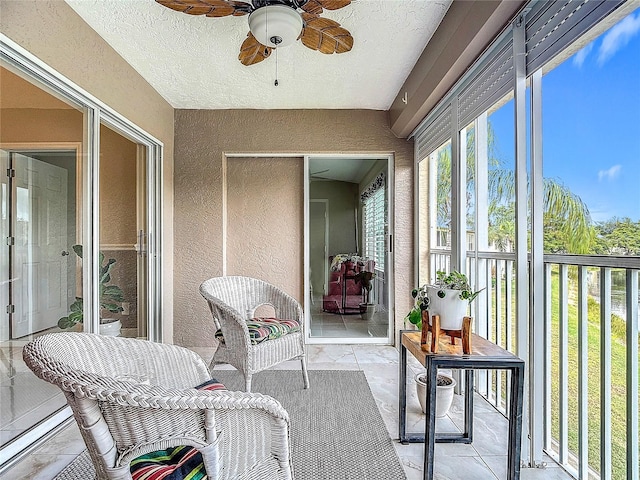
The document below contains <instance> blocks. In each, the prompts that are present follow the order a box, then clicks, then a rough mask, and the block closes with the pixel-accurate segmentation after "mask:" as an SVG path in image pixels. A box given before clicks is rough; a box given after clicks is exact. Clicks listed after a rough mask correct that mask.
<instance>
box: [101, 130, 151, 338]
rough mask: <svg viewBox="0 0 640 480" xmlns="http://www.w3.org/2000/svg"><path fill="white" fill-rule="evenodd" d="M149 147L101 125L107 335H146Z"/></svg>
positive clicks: (103, 316) (104, 326)
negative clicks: (106, 275) (147, 156)
mask: <svg viewBox="0 0 640 480" xmlns="http://www.w3.org/2000/svg"><path fill="white" fill-rule="evenodd" d="M145 165H146V149H145V148H144V147H143V146H141V145H138V144H136V143H135V142H133V141H131V140H129V139H128V138H126V137H125V136H123V135H122V134H120V133H119V132H116V131H115V130H113V129H111V128H109V127H107V126H106V125H102V126H101V128H100V251H101V252H102V253H103V254H104V262H103V265H107V264H108V263H109V262H111V265H110V267H109V268H110V272H109V273H110V275H109V277H110V278H109V281H108V282H105V284H104V285H105V287H108V288H105V289H104V290H103V292H106V293H103V297H102V298H101V307H102V308H101V310H100V313H101V319H100V322H101V326H100V331H101V333H103V334H117V332H118V331H120V334H121V335H122V336H127V337H146V336H147V328H146V326H147V315H146V308H145V304H146V270H147V265H146V263H147V255H146V238H147V233H146V232H147V227H146V211H147V204H146V198H147V196H146V183H145V177H146V168H145Z"/></svg>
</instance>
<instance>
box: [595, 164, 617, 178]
mask: <svg viewBox="0 0 640 480" xmlns="http://www.w3.org/2000/svg"><path fill="white" fill-rule="evenodd" d="M621 170H622V165H614V166H613V167H611V168H610V169H608V170H600V171H599V172H598V180H599V181H602V180H614V179H616V178H617V177H618V175H620V171H621Z"/></svg>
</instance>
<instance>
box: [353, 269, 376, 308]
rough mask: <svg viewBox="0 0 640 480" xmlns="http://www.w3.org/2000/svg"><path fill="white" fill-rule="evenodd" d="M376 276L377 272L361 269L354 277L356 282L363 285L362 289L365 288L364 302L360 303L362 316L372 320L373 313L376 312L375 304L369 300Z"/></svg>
mask: <svg viewBox="0 0 640 480" xmlns="http://www.w3.org/2000/svg"><path fill="white" fill-rule="evenodd" d="M374 278H376V274H375V273H374V272H368V271H366V270H361V271H359V272H358V273H356V275H355V278H354V279H355V281H356V283H359V284H360V285H362V289H363V290H364V302H363V303H361V304H360V305H359V307H360V316H361V317H362V319H363V320H371V318H373V314H374V313H375V312H376V306H375V304H374V303H370V302H369V299H370V297H371V289H372V288H373V279H374Z"/></svg>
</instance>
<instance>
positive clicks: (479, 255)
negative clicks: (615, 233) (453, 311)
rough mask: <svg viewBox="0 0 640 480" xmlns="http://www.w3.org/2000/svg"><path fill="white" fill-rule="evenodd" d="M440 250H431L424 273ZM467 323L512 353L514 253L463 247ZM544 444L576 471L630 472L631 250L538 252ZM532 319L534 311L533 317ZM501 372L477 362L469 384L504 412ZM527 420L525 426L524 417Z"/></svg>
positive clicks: (635, 276) (635, 299)
mask: <svg viewBox="0 0 640 480" xmlns="http://www.w3.org/2000/svg"><path fill="white" fill-rule="evenodd" d="M449 258H450V251H449V250H444V249H438V250H432V252H431V255H430V259H431V274H432V278H431V279H430V280H433V279H434V278H435V272H436V271H437V270H448V267H449ZM467 272H468V273H469V277H470V279H471V283H472V285H473V286H474V288H475V289H479V288H485V287H486V290H484V291H483V292H482V294H481V295H480V296H479V297H478V299H477V300H476V301H475V302H474V303H473V305H472V315H473V316H474V319H475V323H474V328H475V332H476V333H477V334H479V335H481V336H483V337H485V338H487V339H489V340H491V341H492V342H494V343H496V344H498V345H500V346H502V347H503V348H505V349H507V350H509V351H511V352H513V353H516V354H517V353H518V346H517V343H516V339H517V328H518V319H517V318H516V315H515V312H516V309H515V305H516V298H515V292H516V289H515V278H516V275H515V255H514V254H513V253H501V252H469V254H468V256H467ZM544 272H545V282H544V284H545V287H544V295H545V309H544V310H545V314H544V319H543V321H544V331H545V342H544V344H545V348H544V350H545V355H544V358H545V361H544V362H543V364H542V365H529V367H530V368H533V369H535V368H542V369H543V373H544V375H543V376H544V379H545V381H544V390H545V391H544V399H545V401H544V411H545V415H543V418H544V424H543V425H541V426H538V428H542V430H543V432H544V439H545V442H544V444H545V450H546V452H547V453H548V454H549V455H550V456H551V457H552V458H553V459H554V460H556V461H557V462H558V463H560V464H561V465H562V466H563V467H565V469H567V471H569V472H570V473H572V474H573V475H574V476H576V477H577V478H580V479H606V480H609V479H615V480H618V479H637V478H638V464H639V459H638V446H639V444H638V436H639V429H638V402H639V400H640V399H639V397H638V314H639V310H640V296H639V292H638V283H639V277H640V257H613V256H588V255H555V254H554V255H552V254H547V255H544ZM533 321H538V319H533ZM508 385H509V381H508V378H507V376H506V375H505V374H504V373H502V374H500V373H495V372H494V373H487V372H482V374H479V375H478V378H477V381H476V388H477V390H478V392H479V393H481V394H482V395H484V396H485V398H486V399H487V401H489V402H490V403H491V404H492V405H494V406H495V408H496V409H497V410H499V411H501V412H502V413H504V414H507V413H508V412H507V411H506V408H507V405H508V401H507V400H508V396H509V392H508ZM531 428H532V429H533V428H535V426H531Z"/></svg>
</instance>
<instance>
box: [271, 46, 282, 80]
mask: <svg viewBox="0 0 640 480" xmlns="http://www.w3.org/2000/svg"><path fill="white" fill-rule="evenodd" d="M278 50H280V49H279V48H276V81H275V82H273V85H274V87H277V86H278Z"/></svg>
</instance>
